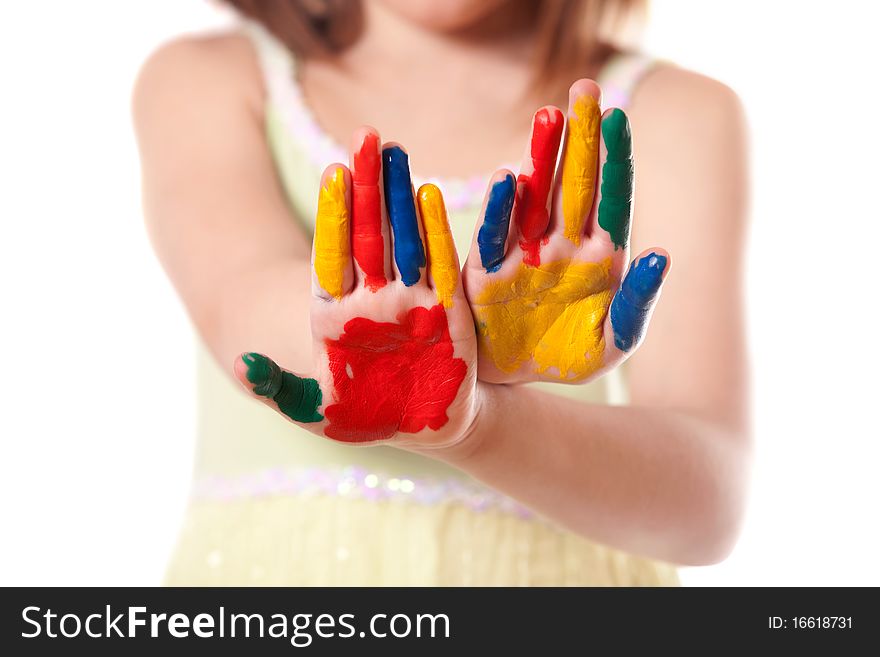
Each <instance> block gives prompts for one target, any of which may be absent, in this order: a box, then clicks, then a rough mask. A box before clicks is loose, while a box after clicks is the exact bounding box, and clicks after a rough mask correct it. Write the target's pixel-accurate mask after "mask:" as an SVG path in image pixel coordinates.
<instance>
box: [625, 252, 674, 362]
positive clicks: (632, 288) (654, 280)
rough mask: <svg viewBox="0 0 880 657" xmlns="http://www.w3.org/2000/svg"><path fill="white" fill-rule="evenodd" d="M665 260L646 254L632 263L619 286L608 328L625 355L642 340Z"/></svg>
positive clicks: (655, 254) (661, 278)
mask: <svg viewBox="0 0 880 657" xmlns="http://www.w3.org/2000/svg"><path fill="white" fill-rule="evenodd" d="M667 263H668V259H667V257H666V256H663V255H659V254H657V253H649V254H648V255H646V256H645V257H643V258H641V259H639V260H638V261H636V262H633V263H632V264H631V265H630V266H629V271H628V272H627V274H626V277H625V278H624V279H623V283H622V284H621V286H620V289H619V290H618V291H617V294H615V295H614V299H613V300H612V301H611V328H612V329H613V330H614V345H615V346H616V347H617V348H618V349H620V350H621V351H629V350H631V349H632V348H633V347H634V346H635V345H637V344H638V343H639V340H641V339H642V335H643V334H644V332H645V327H646V326H647V324H648V318H649V316H650V314H651V309H652V308H653V307H654V302H655V301H656V299H657V294H658V292H660V286H661V285H662V284H663V272H664V271H666V265H667Z"/></svg>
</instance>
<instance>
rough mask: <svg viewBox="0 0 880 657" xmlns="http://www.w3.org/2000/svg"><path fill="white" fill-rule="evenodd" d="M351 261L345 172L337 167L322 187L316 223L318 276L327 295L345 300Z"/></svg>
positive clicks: (316, 268) (316, 265)
mask: <svg viewBox="0 0 880 657" xmlns="http://www.w3.org/2000/svg"><path fill="white" fill-rule="evenodd" d="M350 257H351V243H350V241H349V237H348V206H347V205H346V203H345V172H344V171H343V170H342V167H337V168H336V170H335V171H334V172H333V174H332V175H330V177H328V178H327V180H326V182H325V184H324V185H323V186H322V187H321V193H320V195H319V196H318V216H317V218H316V219H315V274H316V275H317V276H318V283H319V284H320V286H321V287H322V288H323V289H324V291H325V292H327V294H330V295H332V296H333V297H335V298H336V299H340V298H342V291H343V289H342V285H343V282H344V280H345V272H346V269H347V268H348V267H349V266H350V265H349V259H350Z"/></svg>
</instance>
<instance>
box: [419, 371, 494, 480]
mask: <svg viewBox="0 0 880 657" xmlns="http://www.w3.org/2000/svg"><path fill="white" fill-rule="evenodd" d="M506 387H507V386H503V385H494V384H491V383H483V382H481V381H478V382H477V389H476V394H475V396H474V406H475V409H474V415H473V420H472V421H471V423H470V425H469V426H468V428H467V429H466V430H465V432H464V433H463V434H462V436H461V437H460V438H459V439H458V440H457V441H455V442H454V443H452V444H450V445H445V446H442V447H436V448H419V449H417V450H415V451H418V452H419V453H420V454H423V455H425V456H430V457H431V458H434V459H437V460H439V461H443V462H444V463H448V464H449V465H451V466H453V467H456V468H459V469H460V470H465V471H467V470H468V465H469V464H470V463H472V462H473V461H474V460H475V459H476V457H477V456H478V455H479V454H481V453H482V452H483V451H484V450H485V448H486V447H487V445H488V443H489V442H491V440H493V439H494V438H495V437H496V436H497V435H498V424H499V422H498V420H499V417H500V413H499V405H500V397H501V393H502V392H503V389H504V388H506Z"/></svg>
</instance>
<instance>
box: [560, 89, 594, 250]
mask: <svg viewBox="0 0 880 657" xmlns="http://www.w3.org/2000/svg"><path fill="white" fill-rule="evenodd" d="M573 111H574V116H570V117H569V119H568V141H566V144H565V157H564V160H563V163H562V216H563V217H564V220H565V236H566V237H567V238H568V239H569V240H570V241H571V242H572V243H574V244H580V243H581V236H582V235H583V234H584V222H586V220H587V217H588V216H589V214H590V208H591V207H592V206H593V197H594V196H595V194H596V171H597V169H598V166H599V126H600V124H601V122H602V112H601V111H600V110H599V102H598V101H597V100H596V99H595V98H593V97H592V96H581V97H580V98H578V99H577V100H576V101H575V103H574V108H573Z"/></svg>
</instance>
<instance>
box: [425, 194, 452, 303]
mask: <svg viewBox="0 0 880 657" xmlns="http://www.w3.org/2000/svg"><path fill="white" fill-rule="evenodd" d="M418 199H419V214H420V215H421V217H422V225H423V226H424V229H425V241H426V242H427V247H428V267H429V269H430V273H431V278H432V279H433V281H434V289H435V291H436V293H437V301H439V302H440V303H441V304H443V307H444V308H450V307H451V306H452V297H453V295H454V294H455V288H456V287H457V286H458V259H457V258H456V253H455V242H454V241H453V239H452V232H451V231H450V230H449V220H448V219H447V217H446V205H445V204H444V203H443V195H442V194H441V193H440V190H439V189H438V188H437V186H436V185H432V184H430V183H428V184H425V185H422V186H421V187H419V193H418Z"/></svg>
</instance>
